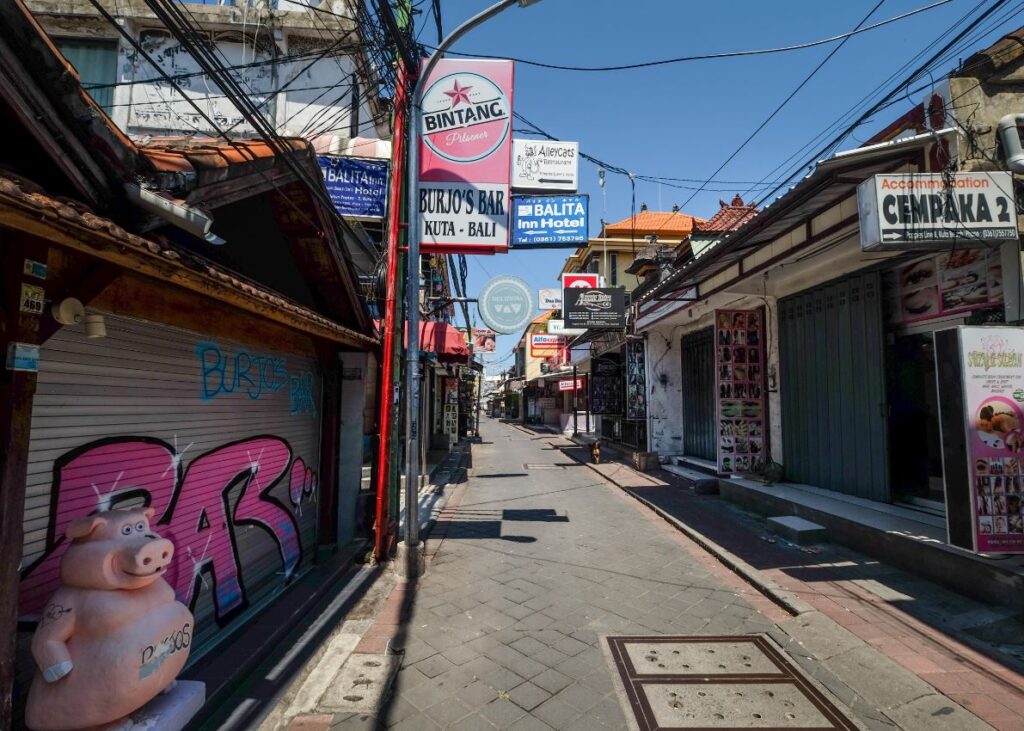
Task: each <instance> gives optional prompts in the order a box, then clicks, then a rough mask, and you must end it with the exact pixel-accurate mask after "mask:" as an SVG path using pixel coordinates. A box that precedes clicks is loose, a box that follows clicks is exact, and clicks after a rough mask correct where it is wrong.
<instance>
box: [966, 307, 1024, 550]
mask: <svg viewBox="0 0 1024 731" xmlns="http://www.w3.org/2000/svg"><path fill="white" fill-rule="evenodd" d="M960 352H961V367H962V368H963V371H962V373H963V390H964V397H965V404H966V411H967V414H966V415H967V448H968V461H967V463H968V466H969V469H970V470H971V472H972V476H973V484H974V489H973V491H972V492H973V500H972V502H973V510H974V516H975V524H974V533H975V545H976V550H977V551H978V552H979V553H1024V431H1022V429H1024V329H1021V328H1014V327H990V328H982V327H964V328H960Z"/></svg>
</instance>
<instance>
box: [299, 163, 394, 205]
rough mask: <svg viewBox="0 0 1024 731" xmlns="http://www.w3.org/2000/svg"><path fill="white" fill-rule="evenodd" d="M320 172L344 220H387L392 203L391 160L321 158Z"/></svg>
mask: <svg viewBox="0 0 1024 731" xmlns="http://www.w3.org/2000/svg"><path fill="white" fill-rule="evenodd" d="M317 159H318V160H319V161H320V171H321V172H322V173H323V174H324V183H325V184H326V185H327V192H328V193H329V194H330V196H331V201H332V202H333V203H334V207H335V209H337V211H338V213H340V214H341V215H343V216H363V217H365V218H384V214H385V211H386V210H387V200H388V167H389V165H390V163H389V162H388V161H387V160H368V159H362V158H358V157H331V156H327V155H321V156H320V157H318V158H317Z"/></svg>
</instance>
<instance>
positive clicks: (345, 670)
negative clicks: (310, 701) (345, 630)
mask: <svg viewBox="0 0 1024 731" xmlns="http://www.w3.org/2000/svg"><path fill="white" fill-rule="evenodd" d="M397 670H398V658H397V656H396V655H368V654H363V653H359V652H354V653H352V654H351V655H349V656H348V660H346V661H345V664H344V665H342V666H341V669H340V670H338V673H337V675H335V677H334V680H332V681H331V684H330V686H329V687H328V688H327V691H326V692H325V693H324V695H323V697H322V698H321V699H320V704H319V705H320V707H321V708H324V709H327V710H331V711H352V712H356V713H376V712H377V711H378V710H380V709H381V707H382V704H383V702H384V698H385V696H386V695H387V693H388V690H389V689H390V687H391V680H392V678H393V677H394V674H395V672H396V671H397Z"/></svg>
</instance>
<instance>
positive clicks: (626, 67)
mask: <svg viewBox="0 0 1024 731" xmlns="http://www.w3.org/2000/svg"><path fill="white" fill-rule="evenodd" d="M951 2H953V0H938V2H934V3H931V4H930V5H925V6H923V7H920V8H916V9H914V10H909V11H907V12H906V13H902V14H900V15H896V16H894V17H892V18H888V19H887V20H880V21H879V22H877V23H873V24H871V25H868V26H865V27H863V28H860V29H857V30H853V31H849V32H847V33H840V34H839V35H834V36H829V37H828V38H820V39H818V40H815V41H807V42H805V43H796V44H793V45H789V46H776V47H774V48H760V49H755V50H748V51H721V52H719V53H701V54H691V55H687V56H676V57H674V58H664V59H658V60H654V61H640V62H637V63H628V64H618V65H612V66H568V65H564V64H555V63H545V62H543V61H534V60H531V59H525V58H517V57H515V56H502V58H507V59H509V60H511V61H515V62H516V63H521V64H523V65H526V66H536V67H538V68H544V69H552V70H555V71H579V72H608V71H632V70H635V69H646V68H652V67H655V66H667V65H670V64H677V63H688V62H692V61H712V60H716V59H722V58H743V57H746V56H765V55H769V54H776V53H789V52H792V51H802V50H804V49H807V48H814V47H816V46H824V45H827V44H829V43H835V42H836V41H841V40H844V39H846V38H850V37H852V36H855V35H860V34H861V33H867V32H869V31H872V30H875V29H876V28H881V27H883V26H886V25H890V24H892V23H896V22H898V21H900V20H904V19H906V18H910V17H912V16H914V15H919V14H921V13H925V12H927V11H929V10H934V9H935V8H938V7H941V6H943V5H948V4H949V3H951ZM426 48H429V49H430V50H432V51H436V50H437V49H436V48H434V47H433V46H426ZM446 53H448V55H451V56H464V57H468V58H493V56H483V55H480V54H475V53H459V52H457V51H447V52H446Z"/></svg>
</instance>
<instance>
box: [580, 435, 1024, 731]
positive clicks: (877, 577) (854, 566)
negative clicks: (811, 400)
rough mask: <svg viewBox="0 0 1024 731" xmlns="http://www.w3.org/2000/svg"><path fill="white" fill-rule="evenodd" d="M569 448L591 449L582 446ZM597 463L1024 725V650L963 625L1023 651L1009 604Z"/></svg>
mask: <svg viewBox="0 0 1024 731" xmlns="http://www.w3.org/2000/svg"><path fill="white" fill-rule="evenodd" d="M565 451H566V452H568V453H571V454H572V455H573V456H574V457H575V458H577V459H580V460H587V458H588V455H587V454H586V452H585V450H583V449H573V448H568V449H566V450H565ZM590 468H591V469H594V470H595V471H598V472H599V473H600V474H602V475H604V476H606V477H608V479H609V480H611V481H612V482H614V483H616V484H617V485H619V486H620V487H623V488H626V489H628V490H629V491H630V492H632V493H634V494H635V495H637V496H638V497H640V498H641V499H643V500H645V501H648V502H649V503H650V504H652V505H654V506H655V507H657V508H658V509H661V510H663V511H665V512H666V513H668V514H669V515H671V516H673V517H674V518H676V519H678V520H679V521H681V522H682V523H684V524H685V525H686V526H688V527H689V528H691V529H694V530H696V531H698V532H699V533H700V534H701V535H703V536H705V537H707V538H708V539H709V540H711V541H713V542H714V543H715V544H716V545H717V546H720V547H721V548H724V549H726V550H728V551H729V552H731V553H732V554H735V555H736V556H738V557H739V558H741V559H745V560H746V561H748V562H749V563H750V564H752V565H753V567H754V568H755V569H756V570H758V571H759V572H760V573H761V574H762V575H763V576H764V577H765V579H767V580H768V581H769V582H772V583H774V584H776V585H778V586H779V587H781V588H782V589H784V590H786V591H788V592H791V593H792V594H793V595H795V596H797V597H798V598H799V599H800V600H802V601H804V602H806V603H807V604H809V605H810V606H811V607H813V608H814V609H816V610H818V611H820V612H821V613H823V614H824V615H826V616H827V617H829V618H830V619H832V620H833V621H835V622H836V623H838V624H839V625H840V626H842V627H843V628H845V629H847V630H849V631H850V632H851V633H853V634H854V635H856V636H857V637H859V638H861V639H862V640H864V641H865V642H866V643H867V644H869V645H871V646H872V647H874V648H875V649H877V650H878V651H880V652H881V653H882V654H884V655H885V656H886V657H888V658H890V659H891V660H893V661H894V662H896V663H898V664H899V665H900V666H902V667H904V668H906V669H907V670H909V671H911V672H913V673H914V674H915V675H917V676H918V677H919V678H920V679H922V680H924V681H925V682H927V683H928V684H930V685H931V686H933V687H934V688H936V689H937V690H939V691H941V692H942V693H944V694H945V695H947V696H948V697H949V698H951V699H952V700H954V701H956V702H957V703H959V704H961V705H962V706H964V707H965V708H967V709H968V710H970V711H971V712H972V713H974V714H975V715H977V716H978V717H980V718H982V719H983V720H984V721H986V722H987V723H989V724H991V725H992V726H993V727H995V728H997V729H1005V731H1013V730H1016V729H1024V675H1021V674H1020V672H1019V671H1020V669H1021V667H1022V664H1024V663H1022V662H1021V658H1020V657H1015V656H1014V655H1013V654H1009V653H1007V652H1005V651H1004V648H1003V647H1001V646H1000V645H999V644H998V643H986V642H984V641H980V640H978V639H975V638H973V637H972V636H971V635H970V634H968V633H966V632H964V631H963V628H964V627H965V626H971V624H972V623H974V624H981V623H983V622H984V621H986V620H988V621H989V622H990V623H992V624H993V630H992V631H991V632H990V634H996V633H997V632H1000V633H1001V634H1002V635H1003V636H1004V638H1005V639H1006V640H1008V641H1011V642H1012V641H1013V638H1014V635H1016V647H1017V649H1018V652H1019V651H1020V650H1021V649H1024V648H1022V643H1024V635H1021V634H1020V632H1021V628H1022V627H1021V624H1020V623H1019V622H1017V621H1014V620H1013V619H1012V618H1011V615H1012V612H1010V611H1008V610H1003V611H1000V610H993V609H992V608H989V607H987V606H985V605H982V604H980V603H978V602H975V601H972V600H970V599H967V598H965V597H962V596H960V595H957V594H955V593H954V592H952V591H949V590H946V589H944V588H942V587H939V586H937V585H935V584H933V583H931V582H929V581H927V580H925V579H921V578H918V577H914V576H911V575H909V574H907V573H906V572H903V571H900V570H898V569H895V568H892V567H889V566H886V565H884V564H881V563H879V562H877V561H875V560H873V559H870V558H869V557H866V556H864V555H862V554H859V553H857V552H856V551H853V550H850V549H846V548H843V547H839V546H831V545H825V546H820V547H814V548H810V549H801V548H800V547H797V546H793V545H789V544H787V543H786V542H785V541H782V540H776V539H775V538H771V539H770V540H771V541H772V542H771V543H769V542H767V541H766V540H765V538H766V536H765V535H764V531H763V522H762V521H761V520H760V519H759V518H757V517H755V516H752V515H751V514H748V513H746V512H745V511H742V510H740V509H739V508H736V507H734V506H731V505H728V504H725V503H723V501H721V500H720V499H718V498H716V497H709V496H699V495H695V494H693V493H692V492H691V491H690V490H689V489H686V488H688V486H689V481H687V480H686V479H685V478H682V477H679V476H677V475H674V474H672V473H668V472H665V471H662V470H658V471H657V474H656V475H651V474H642V473H638V472H636V471H634V470H632V469H631V468H629V467H628V466H625V465H623V464H621V463H605V464H602V465H600V466H596V467H595V466H591V467H590ZM1000 625H1002V627H1000ZM968 642H970V643H971V644H973V645H974V647H972V646H970V645H969V644H967V643H968ZM982 651H984V652H982Z"/></svg>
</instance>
